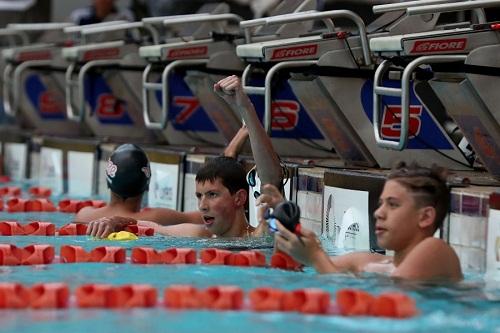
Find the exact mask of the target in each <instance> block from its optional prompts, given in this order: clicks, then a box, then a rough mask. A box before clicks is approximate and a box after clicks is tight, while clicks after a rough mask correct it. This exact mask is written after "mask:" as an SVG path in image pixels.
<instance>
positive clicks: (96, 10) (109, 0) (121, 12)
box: [70, 0, 134, 25]
mask: <svg viewBox="0 0 500 333" xmlns="http://www.w3.org/2000/svg"><path fill="white" fill-rule="evenodd" d="M70 20H71V22H73V23H75V24H78V25H86V24H95V23H101V22H104V21H115V20H125V21H134V15H133V14H132V12H131V11H129V10H125V9H118V8H117V7H116V6H115V0H93V1H92V4H91V5H90V6H87V7H83V8H78V9H75V10H74V11H73V12H71V14H70Z"/></svg>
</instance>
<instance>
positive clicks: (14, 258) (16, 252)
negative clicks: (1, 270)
mask: <svg viewBox="0 0 500 333" xmlns="http://www.w3.org/2000/svg"><path fill="white" fill-rule="evenodd" d="M22 261H23V249H22V248H18V247H17V246H15V245H12V244H0V265H1V266H17V265H21V262H22Z"/></svg>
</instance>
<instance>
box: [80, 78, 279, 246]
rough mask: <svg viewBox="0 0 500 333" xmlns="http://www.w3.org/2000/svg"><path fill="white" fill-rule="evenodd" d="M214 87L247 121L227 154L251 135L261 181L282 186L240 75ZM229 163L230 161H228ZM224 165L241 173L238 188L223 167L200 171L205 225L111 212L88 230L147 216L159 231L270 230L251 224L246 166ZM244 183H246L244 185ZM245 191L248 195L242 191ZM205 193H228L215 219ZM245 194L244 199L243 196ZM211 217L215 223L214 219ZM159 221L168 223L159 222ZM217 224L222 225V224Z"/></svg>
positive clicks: (105, 230) (99, 231)
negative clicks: (204, 173) (247, 209)
mask: <svg viewBox="0 0 500 333" xmlns="http://www.w3.org/2000/svg"><path fill="white" fill-rule="evenodd" d="M214 90H215V91H216V92H217V93H218V94H219V96H221V97H222V98H223V99H224V100H225V101H226V102H227V103H228V104H229V105H231V106H232V107H234V108H236V109H237V110H238V111H239V112H240V113H241V115H242V118H243V120H244V123H245V125H243V126H242V128H241V129H240V131H239V132H238V133H237V134H236V136H235V137H234V139H233V140H232V141H231V143H230V144H229V145H228V147H227V148H226V150H225V155H226V156H228V155H229V156H232V155H236V154H237V152H238V151H239V149H240V148H241V146H242V144H243V142H244V140H246V138H247V136H249V137H250V145H251V148H252V151H253V156H254V160H255V163H256V165H257V169H258V170H259V176H260V179H261V183H262V184H274V185H276V186H278V187H280V188H281V182H282V167H281V165H280V161H279V158H278V156H277V155H276V153H275V152H274V149H273V147H272V144H271V140H270V138H269V137H268V136H267V134H266V132H265V131H264V128H263V127H262V125H261V124H260V121H259V119H258V117H257V114H256V112H255V109H254V107H253V105H252V103H251V101H250V99H249V98H248V96H247V95H246V94H245V93H244V92H243V88H242V86H241V82H240V80H239V78H238V77H237V76H234V75H233V76H229V77H227V78H225V79H222V80H220V81H219V82H217V83H216V84H215V85H214ZM226 163H229V162H228V161H226ZM212 167H214V166H212ZM216 168H218V167H216ZM225 168H232V169H234V171H235V172H237V173H238V176H237V177H234V178H233V179H234V184H240V185H238V186H239V187H238V188H234V189H233V187H234V184H231V181H229V182H228V181H227V180H226V178H225V176H224V172H223V170H222V171H221V172H220V175H218V176H215V177H212V176H210V177H208V178H205V177H201V178H199V177H198V175H197V178H196V192H197V197H198V208H199V210H200V213H201V214H202V216H203V220H202V221H203V222H204V228H200V226H199V225H193V224H192V223H182V224H178V225H175V226H164V227H162V226H159V225H158V224H155V223H151V222H148V221H147V220H148V219H147V218H145V219H141V218H139V219H137V218H136V219H122V218H121V217H119V216H112V217H107V218H102V219H100V220H95V221H92V222H91V223H90V224H89V229H88V234H89V235H92V236H97V237H106V236H107V235H108V234H109V233H111V232H114V231H118V230H120V228H123V227H124V226H125V225H126V224H129V223H135V222H136V221H137V220H146V221H140V224H142V225H147V226H150V227H153V228H155V230H156V231H157V232H159V233H161V234H165V235H171V236H185V237H242V236H261V235H263V234H265V233H267V231H266V229H265V227H264V226H263V225H262V224H261V225H259V226H258V227H257V228H256V229H255V230H254V229H253V228H252V227H250V226H249V224H248V221H247V220H246V215H245V207H246V202H247V200H248V190H247V189H248V186H247V184H246V177H245V175H246V173H245V172H244V170H243V168H242V167H241V165H239V163H237V161H236V160H234V163H233V164H232V165H231V166H229V164H228V165H226V166H225ZM201 171H202V170H200V172H201ZM240 171H241V172H240ZM217 172H219V171H217ZM243 184H245V185H244V186H243ZM207 187H211V189H210V190H209V189H208V188H207ZM242 191H243V192H244V193H245V195H243V192H242ZM204 193H209V195H210V196H211V198H216V197H219V196H221V195H222V196H224V197H226V206H225V207H221V208H220V209H222V210H223V212H222V215H221V214H220V213H219V212H217V214H216V215H217V216H220V217H218V218H217V219H215V218H213V219H212V218H211V216H210V214H206V213H207V209H209V210H210V211H212V210H214V211H215V210H218V209H219V205H216V206H214V208H207V207H204V201H203V200H205V197H204V196H205V194H204ZM243 197H244V200H242V199H243ZM211 202H214V201H211ZM262 207H264V208H265V205H262ZM231 210H235V212H231ZM180 214H183V213H180ZM231 215H234V216H231ZM243 217H244V219H243ZM212 221H213V222H214V223H212ZM221 221H222V222H221ZM243 221H244V223H243ZM216 222H217V223H216ZM160 224H167V223H161V222H160ZM217 226H223V227H220V228H219V227H217Z"/></svg>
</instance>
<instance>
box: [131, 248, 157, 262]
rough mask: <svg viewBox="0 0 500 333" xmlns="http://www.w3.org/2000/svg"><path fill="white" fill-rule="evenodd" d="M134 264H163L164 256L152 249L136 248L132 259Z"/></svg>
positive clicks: (133, 250)
mask: <svg viewBox="0 0 500 333" xmlns="http://www.w3.org/2000/svg"><path fill="white" fill-rule="evenodd" d="M130 259H131V261H132V263H134V264H162V263H163V259H162V255H161V254H160V253H159V252H158V251H156V250H155V249H153V248H151V247H134V248H133V249H132V255H131V257H130Z"/></svg>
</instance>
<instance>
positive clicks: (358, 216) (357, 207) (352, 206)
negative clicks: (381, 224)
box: [322, 186, 370, 250]
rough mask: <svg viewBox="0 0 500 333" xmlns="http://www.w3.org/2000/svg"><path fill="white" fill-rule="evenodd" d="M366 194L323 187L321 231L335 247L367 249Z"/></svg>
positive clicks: (368, 236) (368, 229) (368, 241)
mask: <svg viewBox="0 0 500 333" xmlns="http://www.w3.org/2000/svg"><path fill="white" fill-rule="evenodd" d="M368 198H369V193H368V192H367V191H357V190H347V189H343V188H338V187H330V186H325V190H324V192H323V207H324V211H323V219H324V220H323V224H324V227H323V228H322V229H323V230H324V231H325V233H327V234H328V238H330V239H332V240H333V245H334V246H335V247H338V248H349V249H356V250H367V249H370V227H369V223H370V218H369V209H368Z"/></svg>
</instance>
